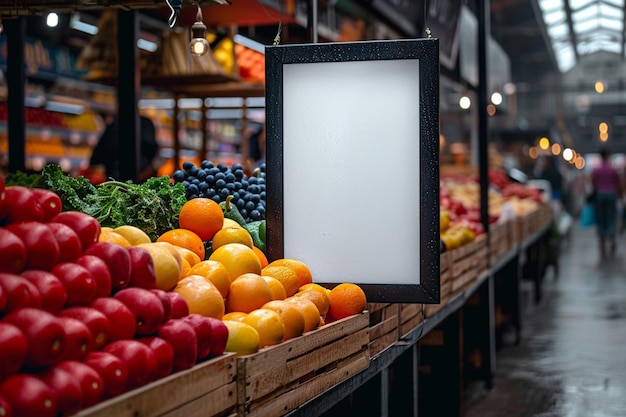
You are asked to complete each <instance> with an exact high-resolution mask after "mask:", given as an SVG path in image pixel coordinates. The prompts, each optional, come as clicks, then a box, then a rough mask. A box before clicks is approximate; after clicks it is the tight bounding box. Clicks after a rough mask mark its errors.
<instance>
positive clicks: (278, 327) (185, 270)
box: [0, 163, 367, 417]
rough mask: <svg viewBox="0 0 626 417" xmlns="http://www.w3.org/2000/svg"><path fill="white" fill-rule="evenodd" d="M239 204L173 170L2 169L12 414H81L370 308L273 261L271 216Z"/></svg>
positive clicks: (1, 370)
mask: <svg viewBox="0 0 626 417" xmlns="http://www.w3.org/2000/svg"><path fill="white" fill-rule="evenodd" d="M204 165H205V166H206V167H208V166H209V163H206V164H204ZM187 168H189V167H187ZM203 169H205V168H203ZM209 169H210V168H209ZM218 169H219V168H218ZM229 170H230V173H232V174H233V175H235V174H234V173H235V172H239V171H238V170H237V167H236V166H233V167H231V168H229ZM237 175H239V174H237ZM255 178H257V177H255ZM240 179H243V177H242V178H240ZM251 179H252V177H251V178H247V180H248V183H247V190H249V189H250V188H251V186H252V185H260V184H258V183H257V184H254V183H251V182H250V180H251ZM260 179H262V177H261V176H259V177H258V179H257V180H260ZM18 184H19V185H18ZM231 184H232V183H231ZM226 189H228V188H226ZM253 190H254V189H253ZM249 193H250V195H257V196H260V192H258V193H255V192H254V191H252V190H250V191H249ZM246 195H247V194H246ZM189 197H191V198H189ZM240 200H243V201H245V195H243V193H242V195H240V196H239V200H237V201H240ZM233 201H234V197H231V196H226V197H225V198H224V200H223V201H220V202H217V201H215V200H214V199H211V198H207V197H201V196H195V198H193V197H192V196H188V195H186V192H185V186H184V185H183V184H180V183H176V182H172V181H170V179H169V178H167V177H159V178H154V179H151V180H148V181H147V182H146V183H144V184H132V183H130V182H128V183H121V182H115V181H110V182H109V183H108V184H107V183H105V184H103V185H98V186H93V185H92V184H90V183H89V182H88V181H87V180H86V179H84V178H82V177H79V178H73V177H70V176H68V175H65V174H63V173H62V172H61V171H60V170H59V168H58V167H56V166H53V165H49V166H46V167H45V168H44V170H43V172H42V173H41V174H34V175H26V174H23V173H18V174H14V175H11V176H9V177H7V183H6V185H5V184H4V182H3V181H2V179H1V178H0V411H1V412H2V413H3V414H2V415H12V416H35V415H36V416H44V417H45V416H69V415H72V414H75V413H76V412H78V411H79V410H81V409H84V408H87V407H89V406H92V405H94V404H97V403H99V402H101V401H103V400H106V399H109V398H112V397H115V396H118V395H120V394H122V393H124V392H128V391H130V390H133V389H135V388H138V387H141V386H143V385H146V384H148V383H150V382H153V381H156V380H158V379H160V378H163V377H165V376H167V375H171V374H173V373H176V372H179V371H181V370H185V369H189V368H191V367H193V366H194V365H196V364H197V363H199V362H202V361H206V360H209V359H211V358H214V357H217V356H220V355H222V354H223V353H224V352H234V353H236V354H238V355H245V354H252V353H255V352H257V351H258V350H259V349H262V348H265V347H267V346H272V345H276V344H279V343H281V342H283V341H285V340H289V339H292V338H296V337H299V336H302V335H304V334H305V333H306V332H309V331H313V330H315V329H317V328H318V327H320V326H322V325H324V324H326V323H329V322H332V321H334V320H338V319H342V318H345V317H348V316H351V315H354V314H359V313H361V312H363V310H364V309H365V307H366V302H367V300H366V297H365V293H364V292H363V290H362V289H361V288H360V287H359V286H357V285H355V284H352V283H344V284H340V285H337V286H336V287H334V288H333V289H327V288H324V287H322V286H320V285H318V284H315V283H314V282H313V273H312V271H310V269H309V268H308V266H307V265H306V264H305V263H304V262H302V261H299V260H296V259H277V260H273V261H271V262H270V261H268V259H267V257H266V256H265V253H264V250H265V221H264V220H254V221H253V220H252V219H250V218H248V219H246V216H244V215H242V213H241V212H239V210H238V208H237V205H236V203H233ZM244 209H245V207H244ZM96 216H99V217H96Z"/></svg>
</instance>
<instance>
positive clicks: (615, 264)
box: [464, 229, 626, 417]
mask: <svg viewBox="0 0 626 417" xmlns="http://www.w3.org/2000/svg"><path fill="white" fill-rule="evenodd" d="M560 265H561V272H560V276H559V278H558V279H557V280H555V279H554V275H553V272H552V270H551V269H549V270H548V272H547V274H546V279H545V282H544V294H545V295H544V299H543V301H542V302H541V303H540V304H539V305H537V306H534V307H532V308H531V309H529V310H528V311H527V312H526V313H525V316H524V319H523V329H522V341H521V343H520V344H519V346H514V345H511V344H509V345H506V346H505V347H503V348H502V349H501V350H499V351H498V353H497V358H496V376H495V380H494V382H495V387H494V389H493V390H492V391H490V392H488V393H486V394H485V395H484V396H480V399H479V400H477V401H476V402H474V401H468V404H467V405H468V409H467V410H466V413H465V414H464V416H465V417H502V416H506V417H522V416H523V417H526V416H541V417H557V416H559V417H561V416H566V417H570V416H571V417H624V416H626V271H625V267H626V235H621V236H620V237H619V240H618V248H617V254H616V255H615V257H614V258H613V259H611V260H607V261H605V262H602V263H599V262H598V255H597V250H596V241H595V235H594V231H593V229H583V230H581V229H576V230H574V231H573V233H572V236H571V238H570V240H569V241H568V243H567V244H566V245H564V246H563V251H562V253H561V258H560Z"/></svg>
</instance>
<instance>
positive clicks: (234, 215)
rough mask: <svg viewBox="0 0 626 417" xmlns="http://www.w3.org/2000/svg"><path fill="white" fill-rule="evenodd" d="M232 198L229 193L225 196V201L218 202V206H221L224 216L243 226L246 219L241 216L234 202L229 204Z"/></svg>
mask: <svg viewBox="0 0 626 417" xmlns="http://www.w3.org/2000/svg"><path fill="white" fill-rule="evenodd" d="M232 199H233V196H232V195H229V196H228V197H226V200H225V201H222V202H221V203H220V207H221V208H222V211H223V212H224V217H225V218H227V219H231V220H234V221H236V222H237V223H239V224H240V225H241V226H244V227H245V225H246V219H244V218H243V216H242V215H241V213H240V212H239V209H238V208H237V206H235V205H234V204H231V202H230V201H231V200H232Z"/></svg>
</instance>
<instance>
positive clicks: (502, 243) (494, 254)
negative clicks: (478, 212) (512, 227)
mask: <svg viewBox="0 0 626 417" xmlns="http://www.w3.org/2000/svg"><path fill="white" fill-rule="evenodd" d="M508 223H509V222H498V223H493V224H490V225H489V263H490V264H491V265H493V264H494V263H496V262H497V261H498V259H500V257H501V256H502V255H504V254H505V253H506V252H507V250H508V247H509V241H508V236H507V232H508V228H509V226H508Z"/></svg>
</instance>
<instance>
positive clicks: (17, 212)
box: [2, 185, 43, 223]
mask: <svg viewBox="0 0 626 417" xmlns="http://www.w3.org/2000/svg"><path fill="white" fill-rule="evenodd" d="M4 194H5V198H4V204H3V207H2V214H3V215H4V216H3V217H4V218H5V219H6V220H7V222H8V223H17V222H30V221H36V222H41V221H43V210H42V209H41V206H40V205H39V204H37V199H36V198H35V194H34V193H33V191H32V190H31V189H30V188H27V187H22V186H19V185H13V186H9V187H6V188H5V190H4Z"/></svg>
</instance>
